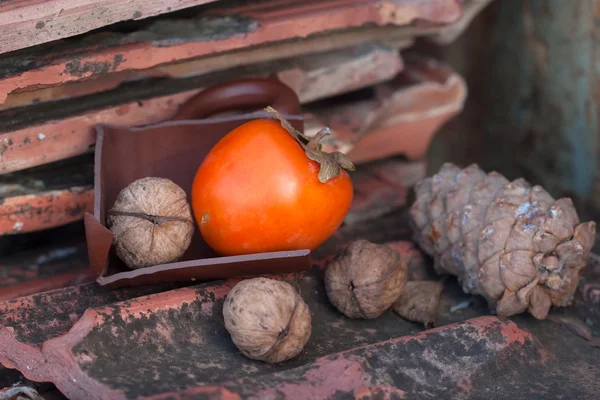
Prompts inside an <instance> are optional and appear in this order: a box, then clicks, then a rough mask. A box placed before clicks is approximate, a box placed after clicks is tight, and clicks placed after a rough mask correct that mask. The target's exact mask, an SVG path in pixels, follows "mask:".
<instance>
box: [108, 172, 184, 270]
mask: <svg viewBox="0 0 600 400" xmlns="http://www.w3.org/2000/svg"><path fill="white" fill-rule="evenodd" d="M106 222H107V227H108V228H109V229H110V230H111V231H112V233H113V235H114V240H113V243H114V246H115V250H116V253H117V256H118V257H119V258H120V259H121V260H122V261H123V262H124V263H125V264H126V265H127V266H128V267H129V268H133V269H137V268H144V267H150V266H153V265H159V264H164V263H170V262H173V261H177V260H179V259H180V258H181V256H183V254H184V253H185V251H186V250H187V249H188V247H189V246H190V243H191V240H192V235H193V233H194V228H195V226H194V219H193V217H192V211H191V208H190V205H189V203H188V202H187V197H186V193H185V191H184V190H183V189H182V188H181V187H179V186H178V185H176V184H175V183H173V182H172V181H171V180H169V179H166V178H154V177H148V178H142V179H138V180H136V181H134V182H133V183H131V184H130V185H128V186H127V187H126V188H125V189H123V190H121V192H120V193H119V195H118V196H117V200H116V201H115V204H114V205H113V207H112V208H111V209H110V211H109V212H108V216H107V221H106Z"/></svg>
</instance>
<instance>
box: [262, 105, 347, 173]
mask: <svg viewBox="0 0 600 400" xmlns="http://www.w3.org/2000/svg"><path fill="white" fill-rule="evenodd" d="M265 110H266V111H267V112H268V113H270V114H272V115H273V116H275V118H277V119H278V120H279V123H280V124H281V126H282V127H283V128H284V129H285V130H286V131H287V132H288V133H289V134H290V135H292V137H293V138H294V139H296V141H297V142H298V144H299V145H300V146H301V147H302V148H303V149H304V152H305V154H306V157H308V159H310V160H313V161H315V162H317V163H319V176H318V179H319V181H320V182H322V183H326V182H327V181H328V180H330V179H332V178H335V177H337V176H339V175H340V174H341V172H342V168H343V169H346V170H348V171H354V170H355V167H354V164H353V163H352V161H350V159H349V158H348V157H347V156H346V155H345V154H343V153H340V152H339V151H336V152H334V153H327V152H324V151H322V143H321V141H322V140H323V138H324V137H325V136H328V135H331V134H332V133H333V131H332V130H331V129H330V128H329V127H325V128H322V129H321V130H319V132H317V134H316V135H315V136H313V137H312V138H310V139H308V138H307V137H306V136H305V135H304V134H302V133H301V132H300V131H298V130H297V129H296V128H294V127H293V126H292V124H290V122H289V121H287V120H286V119H285V118H283V117H282V116H281V115H280V114H279V112H278V111H277V110H275V109H274V108H273V107H270V106H269V107H266V108H265ZM301 138H302V139H304V140H307V143H306V144H305V143H304V142H303V141H302V140H301Z"/></svg>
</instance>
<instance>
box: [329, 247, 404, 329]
mask: <svg viewBox="0 0 600 400" xmlns="http://www.w3.org/2000/svg"><path fill="white" fill-rule="evenodd" d="M406 281H407V267H406V263H405V262H404V260H403V259H402V257H401V255H400V254H399V253H397V252H396V251H394V250H392V249H391V248H390V247H388V246H386V245H380V244H375V243H371V242H369V241H367V240H357V241H354V242H352V243H351V244H350V245H349V246H348V247H347V248H346V249H345V250H344V251H342V252H341V253H340V254H338V255H337V256H336V257H335V258H334V259H333V260H332V261H331V262H330V263H329V264H328V265H327V267H326V269H325V288H326V291H327V297H328V298H329V301H330V302H331V303H332V304H333V305H334V306H335V307H336V308H337V309H338V310H339V311H340V312H341V313H343V314H344V315H345V316H347V317H348V318H363V319H373V318H377V317H379V316H380V315H381V314H383V313H384V312H385V311H386V310H387V309H388V308H390V306H391V305H392V304H393V303H394V302H395V301H396V300H397V299H398V297H400V295H401V294H402V291H403V290H404V286H405V285H406Z"/></svg>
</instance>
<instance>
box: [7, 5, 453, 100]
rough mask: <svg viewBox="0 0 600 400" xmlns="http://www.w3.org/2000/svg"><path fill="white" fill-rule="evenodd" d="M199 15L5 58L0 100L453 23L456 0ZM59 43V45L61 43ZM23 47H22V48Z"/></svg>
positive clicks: (259, 8)
mask: <svg viewBox="0 0 600 400" xmlns="http://www.w3.org/2000/svg"><path fill="white" fill-rule="evenodd" d="M203 11H205V10H204V9H201V10H200V12H199V15H195V16H194V17H195V18H189V17H190V16H189V15H188V16H187V17H188V18H186V19H178V20H175V21H169V20H168V19H167V20H159V21H158V22H156V23H154V24H151V25H150V26H148V27H145V29H143V30H139V31H136V32H134V33H131V34H125V35H122V34H105V35H101V36H97V37H95V38H94V37H92V38H91V39H90V37H88V36H86V37H84V38H83V39H82V40H81V41H79V43H78V42H77V41H75V42H69V43H67V44H65V45H64V46H46V49H45V50H44V49H39V51H37V54H36V53H35V52H28V53H26V54H20V55H13V54H8V55H6V56H5V57H3V58H2V59H0V71H3V76H4V78H3V79H0V101H1V102H4V100H5V99H6V97H7V95H8V94H9V93H11V92H13V91H15V90H17V89H19V90H23V89H27V87H29V86H36V85H41V86H52V85H59V84H64V83H67V82H74V81H79V80H81V79H87V78H93V77H98V76H103V75H106V74H109V73H115V72H120V71H125V70H141V69H148V68H152V67H154V66H157V65H159V64H164V63H169V62H173V61H183V60H186V59H190V58H194V57H201V56H206V55H210V54H213V53H217V52H225V51H231V50H236V49H241V48H245V47H249V46H256V45H260V44H265V43H272V42H277V41H282V40H288V39H294V38H304V37H307V36H309V35H314V34H317V33H323V32H327V31H334V30H341V29H351V28H359V27H362V26H365V25H375V26H385V25H388V24H389V25H396V26H405V25H408V24H410V23H413V22H415V21H417V20H420V21H427V22H430V23H438V24H444V23H451V22H454V21H456V20H457V19H458V18H459V17H460V15H461V8H460V5H459V2H458V1H457V0H425V1H423V0H399V1H395V2H387V1H381V0H327V1H322V2H320V3H318V4H317V3H306V2H304V1H300V0H285V1H277V2H271V1H260V2H251V3H247V4H245V5H242V6H239V7H233V8H223V7H221V8H219V5H218V4H217V7H216V8H210V9H209V12H208V13H207V12H203ZM61 47H62V48H61ZM21 53H22V52H21Z"/></svg>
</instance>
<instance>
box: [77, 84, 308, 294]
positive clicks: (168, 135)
mask: <svg viewBox="0 0 600 400" xmlns="http://www.w3.org/2000/svg"><path fill="white" fill-rule="evenodd" d="M267 105H271V106H273V107H274V108H275V109H277V110H279V111H280V112H281V113H282V114H283V115H284V117H285V118H286V119H288V120H289V121H290V123H292V125H294V127H295V128H296V129H298V130H300V131H302V130H303V119H302V114H301V113H300V103H299V101H298V98H297V96H296V94H295V93H294V91H293V90H291V89H290V88H289V87H287V86H285V85H284V84H282V83H281V82H279V81H278V80H276V79H275V78H267V79H245V80H240V81H235V82H230V83H225V84H220V85H216V86H214V87H211V88H209V89H206V90H204V91H202V92H200V93H199V94H198V95H196V96H194V97H193V98H192V99H190V100H189V101H188V102H187V103H186V104H184V105H183V106H182V107H181V108H180V109H179V110H178V111H177V113H176V114H175V115H174V116H173V117H172V118H171V119H170V120H169V121H166V122H162V123H158V124H153V125H147V126H143V127H132V128H129V127H119V126H110V125H99V126H97V127H96V130H97V140H96V155H95V171H94V172H95V177H94V186H95V188H94V214H93V215H92V214H89V213H88V214H86V215H85V218H84V221H85V231H86V240H87V246H88V255H89V259H90V264H91V267H92V269H93V270H94V271H95V273H97V274H98V278H97V282H98V283H99V284H100V285H102V286H107V287H120V286H133V285H142V284H154V283H160V282H173V281H189V280H198V281H208V280H213V279H221V278H229V277H240V276H253V275H260V274H273V273H287V272H299V271H305V270H309V269H310V268H311V253H310V251H309V250H297V251H283V252H272V253H261V254H250V255H243V256H230V257H220V256H219V255H218V254H216V253H215V252H214V251H213V250H212V249H211V248H210V247H209V246H208V245H207V244H206V243H205V242H204V241H203V239H202V236H201V234H200V231H199V230H198V229H196V232H195V233H194V237H193V239H192V243H191V245H190V248H189V249H188V251H187V252H186V253H185V254H184V256H183V257H182V259H181V260H180V261H178V262H175V263H169V264H162V265H156V266H152V267H147V268H141V269H137V270H130V269H129V268H127V267H126V266H125V264H124V263H123V262H122V261H121V260H119V259H118V258H117V257H116V255H115V254H114V249H113V246H112V241H113V234H112V232H111V231H110V230H108V229H107V228H106V226H105V215H106V212H107V211H108V209H110V207H111V206H112V204H113V203H114V201H115V200H116V197H117V195H118V194H119V192H120V191H121V190H122V189H123V188H125V187H126V186H127V185H129V184H130V183H131V182H133V181H134V180H136V179H139V178H143V177H148V176H156V177H164V178H168V179H171V180H172V181H173V182H175V183H176V184H178V185H179V186H181V187H182V188H183V189H184V190H185V191H186V192H187V194H188V200H189V195H190V189H191V184H192V181H193V178H194V175H195V173H196V170H197V169H198V167H199V166H200V164H201V162H202V160H203V159H204V157H205V156H206V154H207V153H208V152H209V151H210V149H211V148H212V147H213V146H214V145H215V144H216V143H217V142H218V141H219V140H220V139H221V138H222V137H223V136H225V135H226V134H227V133H228V132H230V131H231V130H233V129H234V128H236V127H238V126H239V125H241V124H243V123H245V122H247V121H250V120H253V119H257V118H272V116H271V115H270V114H268V113H267V112H265V111H262V110H261V109H262V108H263V107H265V106H267ZM240 110H242V111H243V112H242V113H240V112H239V111H240ZM255 110H259V111H255ZM217 114H218V115H217Z"/></svg>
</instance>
